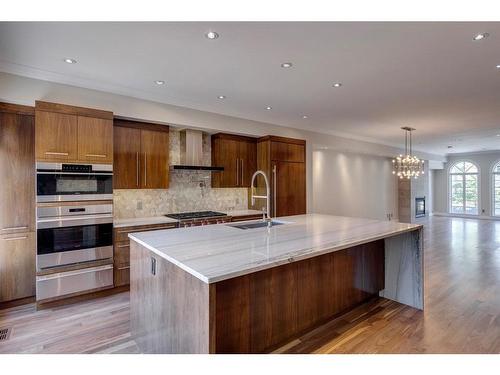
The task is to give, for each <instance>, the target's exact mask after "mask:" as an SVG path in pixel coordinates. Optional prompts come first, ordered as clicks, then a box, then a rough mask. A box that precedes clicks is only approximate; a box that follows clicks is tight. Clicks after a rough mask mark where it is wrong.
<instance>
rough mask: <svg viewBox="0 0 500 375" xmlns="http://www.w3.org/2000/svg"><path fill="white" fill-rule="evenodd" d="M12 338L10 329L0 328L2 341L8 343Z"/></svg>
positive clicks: (0, 339)
mask: <svg viewBox="0 0 500 375" xmlns="http://www.w3.org/2000/svg"><path fill="white" fill-rule="evenodd" d="M9 336H10V329H9V328H0V341H7V340H8V339H9Z"/></svg>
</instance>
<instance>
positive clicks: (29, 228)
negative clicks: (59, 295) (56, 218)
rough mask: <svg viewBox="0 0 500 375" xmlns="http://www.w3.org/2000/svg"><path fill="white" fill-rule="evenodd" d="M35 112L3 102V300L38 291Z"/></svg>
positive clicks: (0, 114) (0, 152)
mask: <svg viewBox="0 0 500 375" xmlns="http://www.w3.org/2000/svg"><path fill="white" fill-rule="evenodd" d="M34 115H35V112H34V109H33V107H25V106H18V105H12V104H7V103H0V175H1V176H2V187H1V189H0V303H1V302H7V301H12V300H17V299H21V298H26V297H31V296H34V295H35V272H36V266H35V259H36V249H35V231H36V228H35V138H34V137H35V129H34V126H35V122H34Z"/></svg>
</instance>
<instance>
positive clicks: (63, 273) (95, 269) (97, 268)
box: [37, 264, 113, 281]
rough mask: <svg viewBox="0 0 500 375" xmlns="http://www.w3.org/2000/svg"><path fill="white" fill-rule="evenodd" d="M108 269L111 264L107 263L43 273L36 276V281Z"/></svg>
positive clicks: (110, 267) (111, 267)
mask: <svg viewBox="0 0 500 375" xmlns="http://www.w3.org/2000/svg"><path fill="white" fill-rule="evenodd" d="M109 269H113V265H112V264H107V265H105V266H99V267H89V268H83V269H79V270H74V271H67V272H58V273H53V274H50V275H45V276H37V281H43V280H53V279H60V278H62V277H68V276H75V275H82V274H85V273H90V272H98V271H106V270H109Z"/></svg>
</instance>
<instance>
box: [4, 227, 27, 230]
mask: <svg viewBox="0 0 500 375" xmlns="http://www.w3.org/2000/svg"><path fill="white" fill-rule="evenodd" d="M18 229H28V227H7V228H2V230H18Z"/></svg>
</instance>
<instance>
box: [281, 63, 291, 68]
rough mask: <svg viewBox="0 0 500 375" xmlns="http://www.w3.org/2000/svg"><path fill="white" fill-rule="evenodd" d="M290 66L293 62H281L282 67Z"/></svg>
mask: <svg viewBox="0 0 500 375" xmlns="http://www.w3.org/2000/svg"><path fill="white" fill-rule="evenodd" d="M292 66H293V64H292V63H291V62H284V63H283V64H281V67H282V68H291V67H292Z"/></svg>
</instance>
